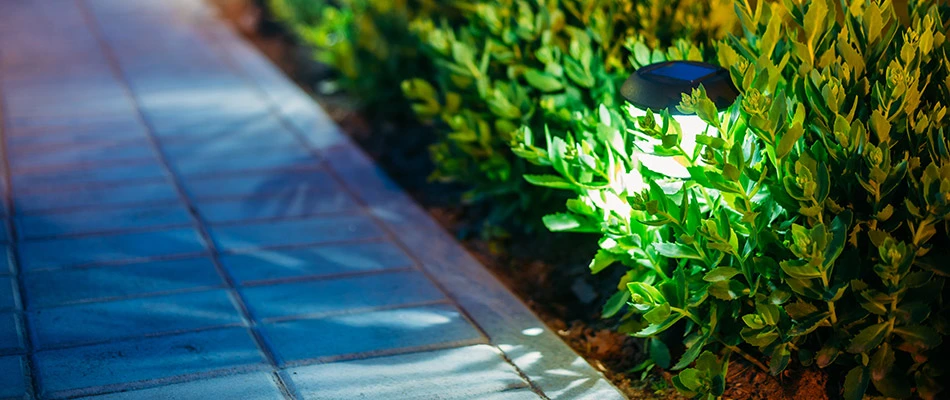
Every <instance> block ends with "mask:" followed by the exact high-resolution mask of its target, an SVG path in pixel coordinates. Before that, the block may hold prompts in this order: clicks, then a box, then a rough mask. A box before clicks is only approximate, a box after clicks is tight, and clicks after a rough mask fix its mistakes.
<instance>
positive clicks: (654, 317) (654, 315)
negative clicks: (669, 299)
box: [643, 303, 671, 325]
mask: <svg viewBox="0 0 950 400" xmlns="http://www.w3.org/2000/svg"><path fill="white" fill-rule="evenodd" d="M670 312H671V311H670V304H669V303H663V304H660V305H659V306H656V307H655V308H653V309H652V310H650V311H647V313H646V314H643V319H645V320H647V321H648V322H650V323H651V324H653V325H660V324H662V323H663V321H666V320H667V319H668V318H669V317H670Z"/></svg>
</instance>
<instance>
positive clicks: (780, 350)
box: [769, 343, 792, 376]
mask: <svg viewBox="0 0 950 400" xmlns="http://www.w3.org/2000/svg"><path fill="white" fill-rule="evenodd" d="M791 357H792V353H791V352H790V351H788V345H787V344H784V343H783V344H780V345H778V346H775V349H773V350H772V359H771V361H770V362H769V372H771V373H772V375H773V376H777V375H778V374H780V373H781V372H782V371H784V370H785V368H786V367H788V361H789V360H790V359H791Z"/></svg>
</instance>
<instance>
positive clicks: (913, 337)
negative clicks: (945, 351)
mask: <svg viewBox="0 0 950 400" xmlns="http://www.w3.org/2000/svg"><path fill="white" fill-rule="evenodd" d="M894 333H895V334H897V336H900V337H901V339H904V341H905V342H907V344H910V345H911V346H914V347H918V348H922V349H932V348H934V347H937V346H938V345H940V342H941V339H940V334H939V333H937V331H935V330H934V329H933V328H929V327H926V326H921V325H915V326H902V327H899V328H894Z"/></svg>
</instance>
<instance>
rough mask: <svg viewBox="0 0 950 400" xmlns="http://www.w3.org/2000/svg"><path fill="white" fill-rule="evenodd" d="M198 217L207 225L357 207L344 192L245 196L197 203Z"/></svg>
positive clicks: (346, 209) (350, 209)
mask: <svg viewBox="0 0 950 400" xmlns="http://www.w3.org/2000/svg"><path fill="white" fill-rule="evenodd" d="M195 206H196V208H197V209H198V214H199V215H201V217H202V218H204V220H205V221H208V222H210V223H213V224H214V223H227V222H239V221H253V220H261V219H283V218H290V217H307V216H314V215H318V214H328V213H339V212H345V211H356V210H359V208H360V206H359V204H357V203H356V202H355V201H353V199H352V198H350V197H349V196H347V194H346V193H345V192H342V191H340V192H326V193H321V194H319V195H313V196H309V197H305V196H301V195H298V194H296V193H291V194H290V195H289V196H287V197H280V196H272V197H249V198H244V199H230V200H208V201H198V202H196V204H195Z"/></svg>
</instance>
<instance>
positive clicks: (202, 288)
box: [27, 267, 228, 313]
mask: <svg viewBox="0 0 950 400" xmlns="http://www.w3.org/2000/svg"><path fill="white" fill-rule="evenodd" d="M106 268H112V267H106ZM27 275H30V273H27ZM227 288H228V287H227V286H226V285H225V284H223V283H222V284H220V285H214V286H197V287H190V288H184V289H174V290H163V291H158V292H148V293H136V294H130V295H126V296H109V297H89V298H85V299H81V300H73V301H66V302H60V303H56V304H53V305H45V306H41V305H36V304H32V303H31V304H29V310H30V311H33V310H53V309H57V308H65V307H69V306H78V305H83V304H97V303H110V302H115V301H123V300H135V299H147V298H150V297H162V296H171V295H176V294H188V293H200V292H208V291H212V290H215V289H227ZM27 313H29V311H27Z"/></svg>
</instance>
